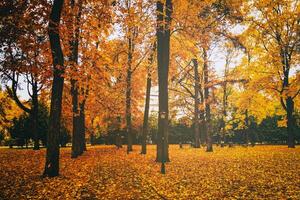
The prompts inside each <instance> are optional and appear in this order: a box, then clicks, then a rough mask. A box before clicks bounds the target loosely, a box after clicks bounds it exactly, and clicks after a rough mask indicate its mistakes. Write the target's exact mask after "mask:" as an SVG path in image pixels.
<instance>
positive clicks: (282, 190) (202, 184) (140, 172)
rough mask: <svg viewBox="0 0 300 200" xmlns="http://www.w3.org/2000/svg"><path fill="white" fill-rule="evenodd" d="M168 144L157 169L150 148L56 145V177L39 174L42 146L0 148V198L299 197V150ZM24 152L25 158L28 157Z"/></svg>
mask: <svg viewBox="0 0 300 200" xmlns="http://www.w3.org/2000/svg"><path fill="white" fill-rule="evenodd" d="M214 149H215V151H214V153H212V154H208V153H206V152H205V151H204V150H203V149H192V148H184V149H179V147H178V145H171V146H170V156H171V162H170V163H167V165H166V169H167V174H166V175H161V174H160V172H159V171H160V164H158V163H156V162H154V160H155V154H156V151H155V146H152V145H149V146H148V154H147V155H140V154H139V152H140V149H139V147H137V146H134V150H135V151H134V152H133V153H131V154H129V155H127V154H126V148H123V149H120V150H117V149H116V148H115V147H113V146H98V147H89V148H88V151H87V152H85V154H84V155H83V156H81V157H79V158H77V159H75V160H74V159H71V158H70V149H62V150H61V153H62V156H61V158H62V159H61V162H60V165H61V176H59V177H56V178H45V179H41V178H40V177H39V176H40V173H41V172H42V169H43V164H44V162H42V161H43V160H44V153H45V151H44V150H41V151H32V150H9V149H0V176H1V179H0V191H1V193H0V197H1V198H4V199H5V198H14V199H30V198H34V199H45V198H47V199H120V198H121V199H163V198H165V199H233V198H237V199H240V198H246V199H270V198H281V199H286V198H292V199H299V197H300V190H299V184H297V181H298V180H299V179H300V174H299V173H298V169H299V167H300V154H299V153H300V152H299V148H296V149H288V148H286V147H283V146H256V147H248V148H245V147H235V148H220V147H215V148H214ZM28 155H31V156H28Z"/></svg>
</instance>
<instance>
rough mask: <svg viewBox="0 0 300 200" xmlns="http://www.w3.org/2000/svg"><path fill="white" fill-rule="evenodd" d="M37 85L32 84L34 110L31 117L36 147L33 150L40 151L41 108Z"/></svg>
mask: <svg viewBox="0 0 300 200" xmlns="http://www.w3.org/2000/svg"><path fill="white" fill-rule="evenodd" d="M37 87H38V86H37V83H36V81H34V82H33V83H32V110H31V115H32V126H33V128H32V131H33V137H34V139H33V140H34V146H33V150H39V149H40V141H39V135H38V113H39V110H38V107H39V102H38V88H37Z"/></svg>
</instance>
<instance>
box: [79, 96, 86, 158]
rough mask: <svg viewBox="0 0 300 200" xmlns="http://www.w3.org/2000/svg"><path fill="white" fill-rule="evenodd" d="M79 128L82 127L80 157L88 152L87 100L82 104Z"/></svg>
mask: <svg viewBox="0 0 300 200" xmlns="http://www.w3.org/2000/svg"><path fill="white" fill-rule="evenodd" d="M79 124H80V125H79V126H80V129H79V130H80V140H79V147H80V151H79V152H80V155H81V154H82V153H83V152H84V151H86V150H87V149H86V143H85V100H83V102H82V103H80V115H79Z"/></svg>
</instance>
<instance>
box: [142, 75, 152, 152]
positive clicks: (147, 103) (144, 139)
mask: <svg viewBox="0 0 300 200" xmlns="http://www.w3.org/2000/svg"><path fill="white" fill-rule="evenodd" d="M150 92H151V72H149V71H148V74H147V86H146V100H145V112H144V122H143V133H142V152H141V154H146V153H147V144H146V142H147V135H148V121H149V120H148V119H149V107H150Z"/></svg>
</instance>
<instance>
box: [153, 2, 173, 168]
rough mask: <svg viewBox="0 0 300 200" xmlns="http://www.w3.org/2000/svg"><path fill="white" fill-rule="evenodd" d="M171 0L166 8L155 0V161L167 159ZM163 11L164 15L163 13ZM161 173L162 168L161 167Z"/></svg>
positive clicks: (165, 160)
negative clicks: (156, 130) (156, 113)
mask: <svg viewBox="0 0 300 200" xmlns="http://www.w3.org/2000/svg"><path fill="white" fill-rule="evenodd" d="M172 10H173V8H172V1H171V0H166V9H165V12H164V4H163V3H162V2H161V1H160V0H159V1H157V33H156V34H157V65H158V85H159V87H158V89H159V95H158V101H159V116H158V134H157V152H156V161H157V162H162V163H163V164H164V162H168V161H169V150H168V149H169V147H168V124H169V107H168V73H169V60H170V24H171V14H172ZM164 13H165V15H164ZM162 173H164V169H163V168H162Z"/></svg>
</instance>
